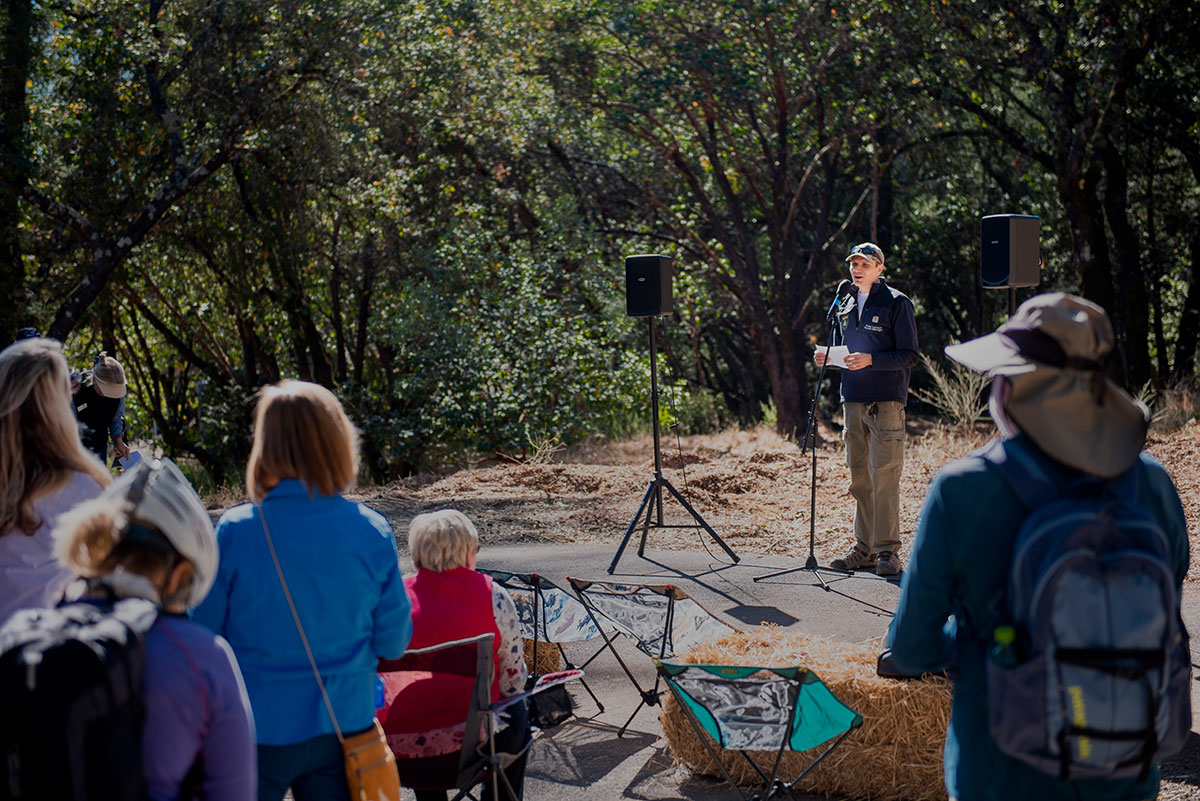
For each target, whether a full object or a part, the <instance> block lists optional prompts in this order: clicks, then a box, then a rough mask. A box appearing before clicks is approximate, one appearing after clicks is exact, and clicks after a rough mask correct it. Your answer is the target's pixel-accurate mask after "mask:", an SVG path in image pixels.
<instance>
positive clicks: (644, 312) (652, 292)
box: [608, 254, 739, 575]
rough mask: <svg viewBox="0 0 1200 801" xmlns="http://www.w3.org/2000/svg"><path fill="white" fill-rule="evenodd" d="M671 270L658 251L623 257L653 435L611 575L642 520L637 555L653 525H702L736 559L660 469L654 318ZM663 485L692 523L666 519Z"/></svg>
mask: <svg viewBox="0 0 1200 801" xmlns="http://www.w3.org/2000/svg"><path fill="white" fill-rule="evenodd" d="M673 277H674V273H673V271H672V269H671V259H670V258H668V257H667V256H660V255H658V254H648V255H639V256H628V257H626V259H625V313H626V314H627V315H629V316H630V317H645V318H646V322H647V323H648V324H649V326H650V419H651V430H652V432H653V435H654V477H653V478H652V479H651V480H650V486H649V487H648V488H647V489H646V494H645V495H644V496H642V503H641V505H639V506H638V509H637V511H636V512H634V513H633V520H632V521H631V522H630V523H629V528H628V529H626V531H625V536H624V538H622V540H621V545H620V547H618V548H617V553H616V555H615V556H613V560H612V564H610V565H609V566H608V572H609V574H610V575H611V574H612V573H613V571H615V570H616V569H617V562H618V561H620V559H621V554H622V553H624V552H625V546H627V545H628V544H629V538H630V537H632V536H633V532H634V529H636V528H638V521H641V529H642V539H641V542H640V543H639V545H638V556H645V555H646V536H647V535H648V534H649V533H650V529H652V528H655V529H659V528H702V529H704V530H705V531H707V532H708V535H709V536H710V537H712V538H713V540H715V541H716V543H717V545H720V546H721V547H722V548H723V549H724V550H725V553H727V554H729V556H730V558H732V559H733V561H735V562H737V561H739V559H738V556H737V554H735V553H734V552H733V549H731V548H730V547H729V546H728V545H726V544H725V541H724V540H723V539H721V538H720V537H719V536H717V532H715V531H713V529H712V526H710V525H709V524H708V523H707V522H705V520H704V518H703V517H701V516H700V513H699V512H697V511H696V510H695V509H694V508H692V505H691V504H690V503H688V502H687V499H686V498H684V497H683V496H682V495H680V494H679V490H677V489H675V487H674V486H673V485H672V484H671V482H670V481H668V480H667V478H666V477H665V476H663V473H662V448H661V444H660V440H661V437H660V432H659V423H658V335H657V333H656V332H655V328H654V318H655V317H662V316H663V315H668V314H670V313H671V311H672V309H673V307H674V304H673V302H672V301H673V298H672V295H671V284H672V278H673ZM663 489H666V490H667V492H669V493H670V494H671V496H673V497H674V498H675V500H677V501H679V503H680V505H681V506H683V508H684V509H686V510H687V512H688V514H690V515H691V516H692V520H694V521H695V522H694V523H689V524H682V525H673V524H668V523H666V522H665V520H664V517H663Z"/></svg>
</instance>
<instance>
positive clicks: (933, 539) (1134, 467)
mask: <svg viewBox="0 0 1200 801" xmlns="http://www.w3.org/2000/svg"><path fill="white" fill-rule="evenodd" d="M1113 345H1114V337H1113V330H1112V325H1111V323H1110V322H1109V319H1108V315H1107V314H1106V313H1105V312H1104V310H1103V309H1101V308H1100V307H1099V306H1097V305H1095V304H1094V303H1091V302H1089V301H1087V300H1084V299H1083V298H1079V297H1075V296H1072V295H1068V294H1064V293H1062V292H1054V293H1047V294H1043V295H1037V296H1036V297H1033V298H1030V299H1029V300H1027V301H1026V302H1025V303H1023V304H1022V305H1021V307H1020V308H1019V309H1018V310H1017V313H1016V314H1015V315H1013V317H1012V319H1010V320H1009V321H1008V322H1006V323H1004V324H1003V325H1001V326H1000V328H999V329H998V330H997V331H995V332H994V333H991V334H988V335H986V336H983V337H979V338H978V339H973V340H971V341H969V342H964V343H962V344H959V345H951V346H949V347H947V348H946V355H947V356H949V357H950V358H952V359H954V360H955V361H957V362H959V363H960V364H963V365H965V366H967V367H969V368H970V369H972V370H975V371H978V372H982V373H985V374H987V375H990V376H992V378H993V381H992V391H991V399H990V404H989V406H990V409H991V413H992V418H993V419H994V420H995V421H996V424H997V427H998V428H999V429H1000V432H1001V434H1002V439H1001V440H1000V442H999V445H996V446H992V447H998V448H1001V449H1002V450H1003V454H1004V458H1005V459H1014V460H1016V461H1018V462H1022V463H1025V464H1033V465H1036V467H1037V468H1038V469H1039V470H1040V471H1042V472H1043V473H1044V475H1045V477H1046V478H1048V479H1049V480H1050V481H1051V482H1052V483H1053V486H1056V487H1062V488H1063V491H1064V492H1065V491H1066V490H1067V488H1068V487H1070V486H1072V485H1073V484H1077V483H1078V482H1079V481H1080V480H1081V479H1082V478H1084V477H1085V476H1093V477H1095V478H1097V479H1100V480H1117V479H1119V480H1120V481H1121V482H1129V484H1131V485H1132V486H1133V487H1135V488H1136V498H1137V501H1138V504H1139V505H1140V506H1141V507H1143V508H1144V509H1145V510H1146V511H1147V512H1148V513H1149V514H1150V515H1151V516H1152V517H1153V518H1154V520H1155V521H1156V522H1157V523H1158V525H1159V526H1161V528H1162V530H1163V532H1164V533H1165V534H1166V537H1167V543H1168V554H1169V563H1170V565H1171V568H1172V571H1173V579H1174V582H1175V585H1176V589H1177V590H1179V589H1180V588H1181V587H1182V584H1183V579H1184V577H1185V575H1186V574H1187V567H1188V538H1187V521H1186V518H1185V517H1184V513H1183V507H1182V504H1181V503H1180V500H1179V495H1178V494H1177V492H1176V491H1175V487H1174V485H1173V484H1172V483H1171V478H1170V476H1168V475H1167V472H1166V470H1164V469H1163V467H1162V465H1160V464H1159V463H1158V462H1156V461H1155V460H1154V459H1153V458H1152V457H1150V456H1149V455H1147V454H1145V453H1142V452H1141V449H1142V445H1143V444H1144V442H1145V439H1146V432H1147V429H1148V425H1149V412H1148V411H1147V409H1146V407H1145V406H1144V405H1143V404H1141V403H1139V402H1138V401H1136V400H1134V399H1133V398H1132V397H1130V396H1129V394H1128V393H1127V392H1125V391H1124V390H1123V389H1121V388H1120V387H1118V386H1117V385H1116V384H1115V383H1113V382H1112V381H1111V380H1110V379H1109V378H1108V377H1107V375H1106V374H1105V363H1106V361H1107V360H1108V357H1109V356H1110V354H1111V353H1112V349H1113ZM1028 514H1029V510H1028V509H1027V508H1026V506H1025V505H1024V504H1023V502H1022V500H1021V498H1020V497H1019V496H1018V495H1017V493H1016V490H1015V489H1014V488H1013V487H1012V486H1011V485H1010V484H1009V482H1008V480H1007V478H1006V477H1005V476H1004V475H1003V474H1002V473H1001V472H1000V470H998V469H997V468H996V465H995V463H994V459H989V458H988V457H987V456H985V454H984V453H983V452H982V451H980V452H976V453H975V454H972V455H971V456H969V457H967V458H965V459H960V460H958V461H955V462H952V463H950V464H948V465H946V466H945V467H943V468H942V469H941V471H939V473H938V475H937V476H936V477H935V478H934V480H933V483H932V484H931V485H930V488H929V493H928V494H927V496H926V499H925V507H924V509H923V511H922V513H921V522H920V525H919V527H918V529H917V536H916V541H915V542H914V545H913V550H912V555H911V558H910V560H909V564H908V569H907V571H906V574H905V577H904V581H903V583H902V592H901V597H900V602H899V605H898V607H897V610H896V615H895V617H894V618H893V621H892V625H891V629H890V631H889V643H890V645H891V648H892V655H891V656H892V661H893V663H894V666H895V668H897V669H898V670H899V671H901V672H904V673H912V674H917V675H919V674H921V673H924V672H932V671H935V670H940V669H943V668H946V667H948V664H949V662H950V661H951V660H952V661H953V663H954V668H955V682H954V698H953V704H952V711H951V725H950V727H949V729H948V730H947V733H946V748H945V772H944V775H945V781H946V790H947V793H948V795H949V797H951V798H959V799H1010V798H1037V799H1046V800H1047V801H1056V800H1057V799H1063V800H1064V801H1065V799H1072V801H1078V800H1079V799H1083V801H1088V800H1089V799H1105V801H1126V800H1127V801H1134V800H1135V799H1147V798H1154V797H1155V796H1156V795H1157V792H1158V784H1159V771H1158V769H1157V767H1155V768H1154V769H1153V770H1152V771H1150V773H1149V775H1148V776H1147V777H1146V778H1145V779H1144V780H1139V778H1140V777H1132V778H1106V779H1083V780H1076V781H1070V782H1067V781H1061V780H1060V779H1059V778H1058V776H1057V775H1050V774H1047V773H1043V772H1041V771H1039V770H1038V769H1037V768H1035V767H1033V766H1032V765H1029V764H1026V763H1025V762H1023V761H1021V760H1018V759H1015V758H1013V757H1011V756H1008V755H1006V754H1004V753H1003V752H1001V751H1000V750H999V749H998V748H997V746H996V744H995V742H994V741H993V739H992V736H991V733H990V730H989V718H988V680H987V673H986V669H985V658H986V654H987V651H988V648H989V647H990V644H991V635H992V632H991V631H990V629H989V630H986V631H985V629H988V627H987V621H990V620H994V616H995V611H994V604H995V603H996V601H997V599H999V598H1002V597H1003V594H1004V591H1005V587H1006V585H1007V582H1008V579H1009V573H1010V571H1009V565H1010V561H1011V555H1012V550H1013V543H1014V539H1015V537H1016V533H1017V531H1018V530H1019V529H1020V528H1021V526H1022V524H1023V523H1024V521H1025V519H1026V517H1027V516H1028ZM951 631H952V632H953V637H952V640H951V641H952V643H953V645H952V646H951V647H952V651H953V653H952V655H951V654H950V653H948V651H947V638H946V634H947V633H949V632H951Z"/></svg>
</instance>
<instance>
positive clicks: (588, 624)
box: [479, 568, 604, 712]
mask: <svg viewBox="0 0 1200 801" xmlns="http://www.w3.org/2000/svg"><path fill="white" fill-rule="evenodd" d="M479 572H480V573H485V574H487V575H489V576H491V577H492V580H493V581H495V582H497V583H499V584H500V586H502V587H504V588H505V589H506V590H508V593H509V595H511V596H512V599H513V603H514V604H515V605H516V607H517V618H518V620H519V622H520V626H521V636H522V637H524V638H525V639H526V640H529V641H532V642H533V670H532V671H531V675H530V676H529V686H530V687H532V686H533V685H534V684H535V683H536V682H537V679H538V678H539V674H538V673H537V660H538V649H539V648H540V647H542V646H554V647H557V648H558V653H559V655H560V656H561V657H562V660H563V664H564V665H565V666H566V668H567V669H568V670H569V669H572V668H576V667H579V668H586V667H587V664H588V662H591V659H594V658H595V654H593V655H592V657H591V659H588V660H587V662H585V663H583V664H581V665H575V664H572V663H571V660H570V659H569V658H568V657H567V652H566V651H565V650H564V649H563V645H562V644H563V643H570V642H584V641H587V640H591V639H595V638H596V637H599V636H600V629H599V628H597V626H596V623H595V622H594V621H593V620H592V617H591V615H589V614H588V611H587V608H586V607H584V605H583V604H581V603H579V601H578V600H576V598H575V596H573V595H571V594H570V593H569V592H567V591H566V590H564V589H562V588H561V587H559V586H558V585H557V584H555V583H554V582H552V581H550V580H549V579H547V578H545V577H544V576H540V575H538V574H537V573H511V572H509V571H506V570H485V569H483V568H479ZM580 683H581V684H582V685H583V689H585V690H587V694H588V695H590V696H591V697H592V700H593V701H595V702H596V706H597V708H599V710H600V711H601V712H603V711H604V704H603V703H601V701H600V699H599V698H598V697H596V693H594V692H592V688H591V687H589V686H588V683H587V681H584V680H580Z"/></svg>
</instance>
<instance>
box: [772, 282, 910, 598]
mask: <svg viewBox="0 0 1200 801" xmlns="http://www.w3.org/2000/svg"><path fill="white" fill-rule="evenodd" d="M847 297H853V296H852V295H851V296H847ZM842 313H843V309H842V305H841V296H840V295H839V296H838V297H837V298H835V299H834V301H833V305H831V306H830V307H829V313H828V314H827V316H826V318H825V319H826V320H827V321H828V322H829V338H828V339H827V340H825V342H826V345H825V359H824V362H823V363H822V364H821V369H820V370H818V371H817V385H816V387H815V388H814V389H813V397H812V405H811V406H809V409H808V427H807V429H805V431H804V440H803V442H802V443H801V446H800V454H801V455H804V452H805V451H806V450H807V449H810V448H811V449H812V467H811V493H810V495H809V504H808V559H806V560H805V561H804V567H789V568H786V569H784V570H776V571H775V572H773V573H767V574H765V575H762V576H755V577H754V582H755V583H756V584H757V583H758V582H760V581H765V580H766V579H769V578H777V577H778V576H786V575H788V574H789V573H798V572H800V571H801V570H807V571H808V572H810V573H812V574H813V576H814V577H815V578H816V579H817V581H819V582H820V584H821V588H822V589H824V590H825V591H826V592H833V593H837V594H838V595H841V596H842V597H843V598H849V599H850V600H852V601H856V602H857V603H860V604H863V605H864V606H869V607H871V608H872V609H877V610H879V611H880V612H884V613H885V614H888V615H891V614H892V610H890V609H884V608H883V607H882V606H876V605H875V604H873V603H871V602H869V601H864V600H863V599H861V598H855V597H854V596H853V595H849V594H848V593H844V592H841V591H840V590H836V589H834V588H833V587H832V586H831V585H830V584H829V582H827V581H826V580H825V577H824V576H822V575H821V571H826V572H829V573H836V574H838V575H839V576H841V577H843V578H848V577H850V576H853V575H854V571H853V570H839V569H838V568H836V567H829V566H827V565H822V564H820V563H819V562H817V556H816V552H815V542H816V536H817V447H816V442H815V441H814V440H815V439H816V433H817V432H816V428H817V427H816V421H817V398H819V397H820V395H821V382H822V380H824V378H825V367H826V366H827V365H828V364H829V351H830V349H831V348H832V347H833V338H834V335H835V334H836V335H837V338H838V341H839V342H840V341H842ZM838 580H839V581H840V580H841V579H838Z"/></svg>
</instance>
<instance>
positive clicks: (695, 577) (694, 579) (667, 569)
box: [609, 556, 738, 603]
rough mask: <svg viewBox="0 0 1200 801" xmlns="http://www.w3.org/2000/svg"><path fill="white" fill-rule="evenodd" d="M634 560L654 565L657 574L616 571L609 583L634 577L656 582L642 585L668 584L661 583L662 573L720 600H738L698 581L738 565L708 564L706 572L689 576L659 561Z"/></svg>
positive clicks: (643, 558)
mask: <svg viewBox="0 0 1200 801" xmlns="http://www.w3.org/2000/svg"><path fill="white" fill-rule="evenodd" d="M636 558H638V559H641V560H642V561H643V562H649V563H650V564H652V565H654V566H655V567H657V568H659V572H654V573H629V572H626V571H618V572H617V573H616V574H615V575H613V577H612V578H611V579H609V580H611V581H618V580H619V578H620V577H623V576H631V577H634V578H640V579H651V578H653V579H656V580H657V581H656V582H651V581H643V582H642V583H644V584H653V583H659V584H662V583H670V582H669V581H668V582H663V581H662V579H665V578H667V576H664V575H663V574H662V573H663V572H666V573H673V574H674V575H676V576H678V577H679V578H683V579H687V580H688V581H692V582H695V583H696V584H697V585H699V586H701V587H703V588H704V589H706V590H708V591H709V592H711V593H713V594H714V595H719V596H721V597H722V598H725V599H727V600H729V601H733V602H734V603H737V602H738V599H737V598H736V597H735V596H733V595H730V594H729V593H728V592H725V591H724V590H719V589H717V588H716V587H714V586H713V585H712V584H710V583H708V582H706V581H701V580H700V577H701V576H714V575H719V574H720V573H721V572H723V571H725V570H729V569H731V568H736V567H738V565H733V564H727V563H724V562H722V563H718V564H719V565H720V566H719V567H714V566H713V565H711V564H710V565H709V566H708V569H707V570H701V571H699V572H698V573H696V574H695V575H693V574H691V573H685V572H684V571H682V570H679V569H678V568H674V567H671V566H670V565H665V564H663V563H662V562H659V561H657V560H655V559H651V558H650V557H649V556H637V557H636ZM688 594H689V595H690V594H691V593H688Z"/></svg>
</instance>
